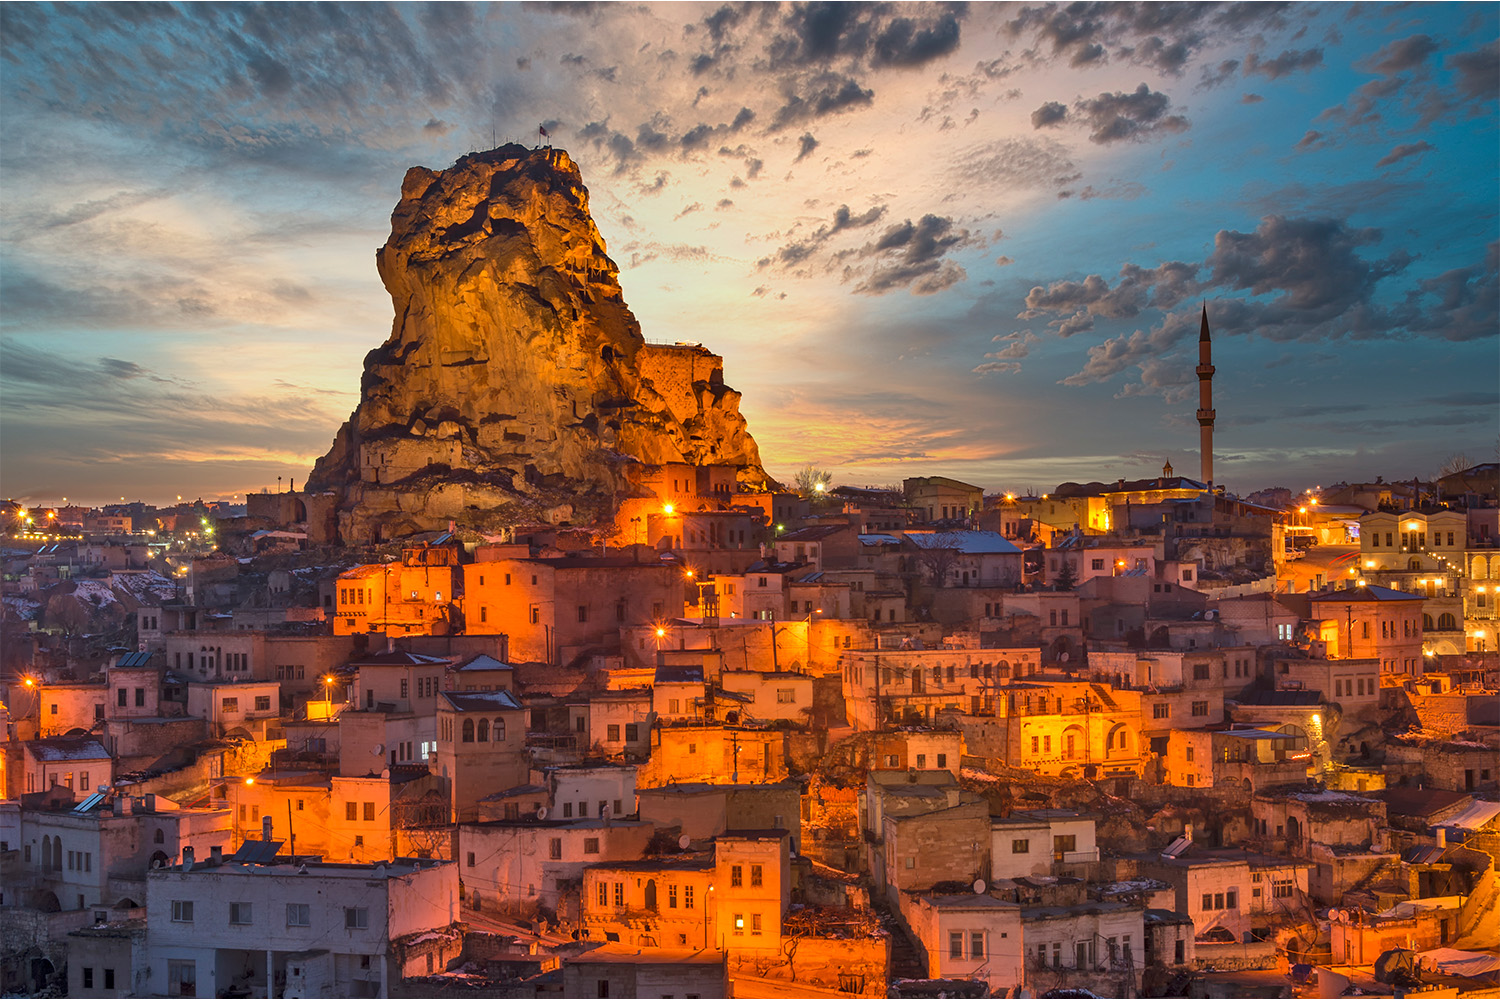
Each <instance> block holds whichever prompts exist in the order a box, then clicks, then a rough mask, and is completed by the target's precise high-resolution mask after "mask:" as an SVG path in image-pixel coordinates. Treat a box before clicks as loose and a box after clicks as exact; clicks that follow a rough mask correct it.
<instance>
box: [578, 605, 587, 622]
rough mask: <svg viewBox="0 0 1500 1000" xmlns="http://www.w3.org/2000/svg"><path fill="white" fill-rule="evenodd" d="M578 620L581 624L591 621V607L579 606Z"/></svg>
mask: <svg viewBox="0 0 1500 1000" xmlns="http://www.w3.org/2000/svg"><path fill="white" fill-rule="evenodd" d="M578 620H579V621H581V622H586V621H588V620H589V606H588V605H587V604H580V605H578Z"/></svg>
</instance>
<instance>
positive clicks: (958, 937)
mask: <svg viewBox="0 0 1500 1000" xmlns="http://www.w3.org/2000/svg"><path fill="white" fill-rule="evenodd" d="M948 957H949V958H963V957H964V932H963V931H949V932H948Z"/></svg>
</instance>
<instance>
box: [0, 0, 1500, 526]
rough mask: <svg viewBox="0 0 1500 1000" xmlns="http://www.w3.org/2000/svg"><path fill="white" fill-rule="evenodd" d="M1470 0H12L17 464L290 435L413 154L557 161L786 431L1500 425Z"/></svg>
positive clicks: (1477, 436)
mask: <svg viewBox="0 0 1500 1000" xmlns="http://www.w3.org/2000/svg"><path fill="white" fill-rule="evenodd" d="M1497 29H1500V7H1497V6H1496V5H1494V4H1488V3H1480V4H1418V5H1402V4H1379V5H1376V4H1369V5H1366V4H1327V5H1325V4H1293V5H1280V4H1258V3H1257V4H1229V5H1219V4H1190V3H1180V4H1163V5H1144V4H1086V3H1084V4H1068V5H1032V4H1015V5H1012V4H995V5H990V4H970V5H962V4H924V5H912V6H903V5H899V4H896V5H878V6H865V5H860V4H833V5H821V4H810V5H802V4H798V5H786V6H774V5H756V4H746V5H716V4H708V5H703V4H691V3H684V4H669V5H651V4H644V5H634V4H633V5H623V4H622V5H610V4H578V5H567V4H560V5H509V4H506V5H490V6H485V5H472V6H471V5H463V4H440V5H431V6H404V5H395V6H385V5H370V6H341V5H317V6H308V7H304V6H297V5H281V4H276V5H267V6H258V5H235V4H229V5H192V6H185V7H174V6H169V5H159V4H148V3H142V4H126V5H119V6H113V5H87V6H53V5H45V4H4V5H0V56H3V58H0V126H3V131H0V252H3V253H0V496H9V497H15V498H17V499H24V500H26V501H27V502H30V503H56V502H60V501H61V499H62V497H64V496H67V497H69V498H70V499H72V500H74V501H80V500H81V501H84V502H90V503H101V502H105V501H113V500H115V499H117V498H118V497H120V496H126V497H129V498H132V499H134V498H141V499H145V500H148V501H152V502H163V501H169V500H171V499H172V498H173V497H174V496H175V495H177V494H185V495H191V496H202V497H204V498H206V499H207V498H216V497H228V496H230V495H233V494H236V493H238V494H241V495H242V494H243V493H245V492H247V491H259V490H260V489H262V488H266V487H269V488H271V489H275V488H276V480H277V476H282V477H286V478H288V479H292V478H295V479H296V480H297V481H298V482H299V483H300V482H301V481H302V480H303V479H304V478H305V477H306V475H307V472H308V470H309V469H310V468H311V465H312V463H313V461H314V460H315V459H316V458H317V457H318V456H320V455H322V454H323V453H324V452H325V451H326V450H327V449H328V446H329V444H330V442H331V440H332V438H333V434H334V432H335V430H336V429H337V428H338V425H339V424H340V422H341V421H343V420H344V419H346V418H347V417H348V415H349V412H350V410H352V409H353V407H354V405H355V403H356V401H357V391H358V385H359V375H360V371H361V364H362V359H363V357H364V355H365V353H366V352H367V351H369V350H371V349H372V348H374V347H376V346H378V345H379V344H380V343H381V342H382V341H383V340H384V339H385V338H386V337H387V335H388V334H389V332H390V326H391V302H390V298H389V296H388V295H387V294H386V293H385V291H384V289H383V288H382V287H381V285H380V282H379V279H378V277H377V275H376V273H375V264H374V255H375V250H376V248H378V247H379V246H380V245H381V244H382V243H383V242H384V241H385V239H386V236H387V235H388V233H389V227H390V223H389V219H390V212H391V209H392V208H393V207H394V206H395V204H396V201H397V199H398V197H399V194H400V185H401V178H402V175H403V174H404V172H405V171H406V169H407V168H408V167H409V166H412V165H415V164H422V165H425V166H429V167H433V168H439V169H440V168H443V167H446V166H448V165H450V164H451V163H452V162H453V161H454V160H455V159H456V158H457V157H458V156H461V155H463V154H464V153H466V152H469V151H471V150H475V149H483V148H488V147H489V146H491V145H493V144H494V141H495V140H498V141H502V142H503V141H505V140H507V139H510V140H517V141H522V142H526V143H528V144H529V143H534V142H536V141H537V130H538V126H539V125H540V124H545V126H546V128H547V130H548V131H549V132H550V133H551V134H552V141H553V142H554V143H555V144H556V145H557V146H559V147H562V148H565V149H567V150H568V152H569V153H570V155H571V156H572V157H573V158H574V159H575V160H577V161H578V163H579V165H580V167H581V169H582V171H583V176H584V180H585V183H586V184H587V186H588V188H589V191H590V196H591V202H592V209H593V213H594V218H595V221H596V223H597V225H598V228H599V230H600V232H601V233H602V234H603V235H604V238H605V240H606V241H607V244H608V247H609V252H610V255H611V256H612V257H613V258H614V259H615V261H616V262H617V263H618V264H619V266H620V270H621V275H620V282H621V284H622V286H623V287H624V291H625V299H626V301H627V302H628V303H629V304H630V306H631V308H632V309H633V311H634V312H635V314H636V316H637V317H638V318H639V320H640V323H641V326H642V329H643V331H644V333H645V335H646V337H647V338H648V339H651V340H662V341H676V340H692V341H701V342H702V343H704V344H705V345H706V346H708V347H709V348H711V349H713V350H714V351H716V352H717V353H719V354H722V355H723V356H724V360H725V377H726V380H727V381H728V382H729V383H730V384H731V385H733V386H734V387H735V388H737V389H739V390H740V391H741V392H743V394H744V400H743V404H742V409H743V411H744V413H745V414H746V416H747V417H748V419H749V424H750V430H751V432H752V433H753V434H754V436H755V437H756V440H757V441H758V442H759V444H760V447H761V453H762V455H763V457H764V459H765V461H766V465H767V467H768V469H769V470H770V471H771V472H772V474H773V475H778V476H781V477H783V478H789V477H790V476H791V474H792V473H793V472H794V471H795V470H796V469H798V468H800V467H801V466H803V465H804V464H807V463H813V464H816V465H818V466H820V467H824V468H828V469H830V470H832V471H833V472H834V475H835V479H836V481H838V482H842V483H851V484H884V483H891V482H895V481H898V480H900V479H901V478H903V477H905V476H912V475H949V476H954V477H957V478H960V479H964V480H966V481H969V482H973V483H976V484H979V485H982V486H984V487H986V488H987V489H990V490H996V489H1016V490H1025V489H1027V488H1031V489H1035V490H1036V491H1037V492H1044V491H1047V490H1049V489H1051V488H1052V487H1054V486H1056V485H1057V484H1058V483H1060V482H1064V481H1068V480H1092V479H1100V480H1114V479H1116V478H1119V477H1126V478H1137V477H1143V476H1147V475H1155V474H1156V472H1157V470H1158V469H1159V468H1160V467H1161V464H1162V462H1163V460H1167V459H1169V460H1170V461H1171V462H1172V464H1173V465H1174V466H1175V467H1176V469H1177V471H1178V472H1179V473H1180V474H1186V475H1196V474H1197V469H1198V452H1197V449H1198V433H1197V425H1196V422H1195V421H1194V419H1193V411H1194V409H1195V407H1196V405H1197V388H1196V380H1195V378H1194V375H1193V366H1194V365H1195V364H1196V361H1197V358H1196V348H1197V343H1196V342H1197V332H1198V317H1199V310H1200V308H1201V307H1202V304H1203V303H1205V302H1206V303H1207V305H1208V311H1209V317H1210V323H1211V325H1212V327H1213V331H1214V363H1215V364H1216V365H1217V367H1218V375H1217V378H1216V381H1215V397H1214V402H1215V405H1216V407H1217V410H1218V427H1217V435H1216V444H1217V448H1216V451H1217V459H1216V470H1215V471H1216V479H1217V480H1218V481H1220V482H1223V483H1224V484H1225V485H1226V486H1228V488H1229V489H1231V490H1234V491H1238V492H1241V493H1247V492H1250V491H1253V490H1255V489H1259V488H1262V487H1267V486H1275V485H1284V486H1289V487H1293V488H1297V489H1300V488H1302V487H1304V486H1311V485H1314V484H1318V483H1324V484H1326V483H1329V482H1332V481H1335V480H1338V479H1354V478H1370V479H1373V478H1374V477H1375V476H1376V475H1384V476H1385V477H1386V478H1387V479H1395V478H1411V477H1412V476H1422V477H1424V478H1425V477H1429V476H1431V475H1432V474H1434V473H1435V472H1436V470H1437V469H1438V468H1439V467H1440V466H1441V465H1442V464H1443V462H1444V460H1445V459H1447V458H1448V457H1449V456H1452V455H1453V454H1455V453H1458V452H1462V453H1465V454H1467V455H1468V456H1469V457H1470V458H1471V459H1472V460H1473V461H1475V462H1479V461H1495V460H1496V449H1497V434H1500V426H1497V424H1500V389H1497V387H1500V350H1497V348H1500V344H1497V296H1500V292H1497V254H1500V251H1497V181H1496V179H1497V177H1500V153H1497V150H1500V136H1497V129H1496V123H1497V118H1496V95H1497V87H1500V55H1497V41H1496V39H1497Z"/></svg>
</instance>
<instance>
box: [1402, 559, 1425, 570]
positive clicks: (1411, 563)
mask: <svg viewBox="0 0 1500 1000" xmlns="http://www.w3.org/2000/svg"><path fill="white" fill-rule="evenodd" d="M1406 568H1407V569H1409V570H1411V571H1412V572H1413V573H1420V572H1422V560H1420V559H1418V558H1417V557H1416V556H1412V557H1411V558H1410V559H1408V560H1406Z"/></svg>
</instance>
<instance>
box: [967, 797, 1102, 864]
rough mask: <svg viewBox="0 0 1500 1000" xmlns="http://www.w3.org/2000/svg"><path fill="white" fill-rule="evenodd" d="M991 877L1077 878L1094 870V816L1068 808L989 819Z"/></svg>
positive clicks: (1033, 811) (1095, 853) (1096, 849)
mask: <svg viewBox="0 0 1500 1000" xmlns="http://www.w3.org/2000/svg"><path fill="white" fill-rule="evenodd" d="M990 837H991V844H990V878H992V879H1013V878H1018V877H1021V876H1025V875H1078V874H1081V873H1087V872H1089V871H1092V870H1094V869H1095V868H1096V866H1097V863H1098V861H1099V848H1098V845H1097V844H1096V842H1095V839H1094V817H1092V816H1087V815H1084V814H1082V813H1078V812H1074V811H1072V810H1068V809H1032V810H1027V811H1024V812H1014V813H1011V814H1010V815H1009V816H1006V817H1003V818H1000V817H996V818H993V819H991V820H990Z"/></svg>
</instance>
